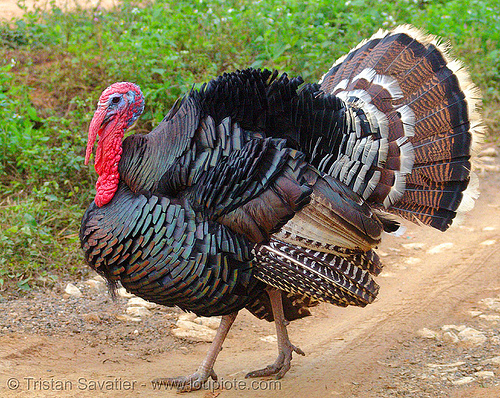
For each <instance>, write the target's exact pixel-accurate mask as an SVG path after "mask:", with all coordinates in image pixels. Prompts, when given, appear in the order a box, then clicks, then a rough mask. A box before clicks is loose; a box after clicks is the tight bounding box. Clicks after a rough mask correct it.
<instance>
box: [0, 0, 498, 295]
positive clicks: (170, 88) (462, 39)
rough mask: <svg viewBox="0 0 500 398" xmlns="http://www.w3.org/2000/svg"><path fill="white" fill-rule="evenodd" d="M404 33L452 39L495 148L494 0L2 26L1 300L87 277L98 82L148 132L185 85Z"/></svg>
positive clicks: (79, 14)
mask: <svg viewBox="0 0 500 398" xmlns="http://www.w3.org/2000/svg"><path fill="white" fill-rule="evenodd" d="M21 5H22V3H21ZM402 23H411V24H413V25H415V26H417V27H419V28H422V29H424V30H426V31H428V32H429V33H432V34H436V35H439V36H441V37H443V38H445V39H449V40H450V41H451V44H452V46H453V49H454V55H455V56H457V57H458V58H459V59H461V60H462V61H463V62H464V63H465V64H466V65H467V66H468V68H469V70H470V71H471V74H472V77H473V80H474V81H475V83H476V84H478V85H479V86H480V88H481V90H482V92H483V95H484V115H485V119H486V123H487V125H488V127H489V131H490V133H488V138H487V139H489V140H498V131H499V129H500V122H499V121H500V5H499V3H498V2H497V1H493V0H490V1H483V0H471V1H467V2H465V1H462V0H449V1H445V0H438V1H428V0H418V1H416V0H415V1H409V0H407V1H396V0H386V1H375V0H368V1H366V0H348V1H332V0H328V1H327V0H319V1H314V2H312V1H311V2H309V1H303V0H300V1H299V0H280V1H277V0H271V1H262V0H257V1H248V0H247V1H244V0H222V1H221V0H217V1H214V0H209V1H207V0H178V1H176V2H164V1H156V2H147V1H146V2H141V3H134V2H132V1H130V0H125V1H124V2H122V3H121V5H120V6H119V7H118V8H116V9H110V10H104V9H102V8H99V7H98V8H88V7H86V4H84V3H82V4H80V6H77V7H76V8H75V9H73V10H72V11H63V10H62V9H60V8H58V7H56V6H55V5H52V8H51V9H50V10H43V9H41V8H35V9H34V11H31V12H27V13H26V14H25V16H24V17H23V18H22V19H18V20H14V21H10V22H4V23H0V208H1V213H0V224H1V230H0V291H3V292H7V293H15V292H19V291H26V290H30V289H31V288H33V287H34V286H38V285H50V284H51V283H53V282H54V281H55V280H56V279H57V277H58V276H61V275H64V274H68V273H71V274H73V275H76V276H81V275H83V274H85V273H87V272H88V270H87V267H86V266H85V265H84V264H83V258H82V255H81V253H80V249H79V240H78V228H79V223H80V218H81V215H82V214H83V212H84V210H85V208H86V206H87V204H88V203H89V202H90V201H91V200H92V196H93V194H94V190H93V184H94V182H95V174H94V171H93V170H92V168H91V167H88V168H87V167H85V166H84V165H83V154H84V150H85V143H86V131H87V127H88V123H89V121H90V118H91V116H92V114H93V110H94V106H95V104H96V101H97V98H98V96H99V94H100V92H101V91H102V90H103V89H104V88H105V87H106V86H108V85H109V84H111V83H112V82H114V81H119V80H129V81H134V82H136V83H138V84H139V85H140V86H141V87H142V89H143V91H144V94H145V96H146V110H145V114H144V115H143V117H142V119H141V121H140V123H139V124H138V127H137V130H138V131H149V130H150V129H151V128H152V126H153V125H155V124H156V123H158V122H159V121H160V120H161V119H162V118H163V116H164V115H165V114H166V112H167V111H168V109H169V108H170V106H171V105H172V104H173V102H174V101H175V99H176V98H177V97H178V96H180V95H182V94H183V93H185V92H187V91H188V90H189V89H190V88H191V87H192V85H193V83H196V84H197V85H199V84H200V83H203V82H206V81H208V80H209V79H211V78H213V77H215V76H217V75H218V74H221V73H222V72H224V71H231V70H234V69H237V68H245V67H248V66H253V67H268V68H277V69H279V70H280V71H286V72H288V73H289V74H290V75H297V74H300V75H302V76H303V77H304V78H305V79H306V80H307V81H317V80H318V79H319V78H320V77H321V75H322V74H323V73H325V72H326V71H327V70H328V68H329V67H330V65H331V64H332V62H333V61H334V60H335V59H336V58H338V57H339V56H340V55H342V54H344V53H345V52H347V51H348V50H349V49H350V48H351V47H353V46H355V45H356V44H357V43H358V42H359V41H360V40H362V39H364V38H368V37H370V36H371V35H372V34H373V33H374V32H375V31H377V30H378V29H379V28H381V27H384V28H391V27H393V26H396V25H399V24H402ZM491 132H494V133H491Z"/></svg>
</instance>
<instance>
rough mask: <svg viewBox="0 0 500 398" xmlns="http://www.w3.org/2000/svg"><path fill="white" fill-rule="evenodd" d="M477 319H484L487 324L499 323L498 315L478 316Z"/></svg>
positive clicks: (499, 316)
mask: <svg viewBox="0 0 500 398" xmlns="http://www.w3.org/2000/svg"><path fill="white" fill-rule="evenodd" d="M479 318H481V319H484V320H485V321H488V322H497V321H500V315H484V314H483V315H479Z"/></svg>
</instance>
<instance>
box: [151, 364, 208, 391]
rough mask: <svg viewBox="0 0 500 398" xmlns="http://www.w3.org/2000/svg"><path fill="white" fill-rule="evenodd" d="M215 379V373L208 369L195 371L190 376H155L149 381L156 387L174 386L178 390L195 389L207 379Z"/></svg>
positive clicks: (200, 386)
mask: <svg viewBox="0 0 500 398" xmlns="http://www.w3.org/2000/svg"><path fill="white" fill-rule="evenodd" d="M209 378H212V379H213V380H215V381H217V375H216V374H215V372H214V370H213V369H210V370H209V371H200V370H198V371H196V372H194V373H193V374H192V375H190V376H179V377H164V378H161V377H159V378H156V379H154V380H152V381H151V384H153V385H154V386H155V387H156V388H157V389H158V388H159V387H160V388H161V387H176V388H177V391H179V392H189V391H196V390H199V389H201V388H202V387H203V384H204V383H205V382H206V381H207V380H208V379H209Z"/></svg>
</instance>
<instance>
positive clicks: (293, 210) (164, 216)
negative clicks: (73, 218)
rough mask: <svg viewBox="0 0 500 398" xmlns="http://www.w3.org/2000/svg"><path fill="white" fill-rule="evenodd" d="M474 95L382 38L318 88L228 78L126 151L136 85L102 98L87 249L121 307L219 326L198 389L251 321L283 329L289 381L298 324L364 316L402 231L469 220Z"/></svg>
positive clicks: (341, 63)
mask: <svg viewBox="0 0 500 398" xmlns="http://www.w3.org/2000/svg"><path fill="white" fill-rule="evenodd" d="M478 97H479V93H478V90H477V89H476V88H475V86H474V85H473V84H472V83H471V81H470V78H469V76H468V74H467V73H466V72H465V70H464V69H463V68H462V66H461V64H460V63H459V62H458V61H456V60H453V59H451V58H450V57H449V55H448V53H447V49H446V47H445V46H443V45H441V44H439V42H438V40H437V39H436V38H435V37H432V36H427V35H424V34H422V33H421V32H419V31H418V30H416V29H415V28H413V27H410V26H400V27H398V28H396V29H394V30H393V31H390V32H387V31H379V32H378V33H376V34H375V35H374V36H373V37H372V38H370V39H369V40H366V41H364V42H362V43H361V44H360V45H359V46H358V47H356V48H355V49H353V50H352V51H351V52H349V54H347V55H346V56H344V57H342V58H341V59H339V60H338V61H336V62H335V63H334V64H333V66H332V68H331V69H330V70H329V71H328V72H327V73H326V74H325V75H324V76H323V78H322V79H321V81H320V82H319V83H318V84H303V80H302V79H301V78H300V77H296V78H288V76H287V75H286V74H282V75H281V76H280V75H279V74H278V73H277V72H271V71H268V70H254V69H246V70H243V71H237V72H234V73H230V74H224V75H222V76H220V77H218V78H216V79H214V80H212V81H210V82H209V83H208V84H206V85H204V86H203V87H202V88H201V89H200V90H194V89H193V90H191V92H190V93H188V94H187V95H186V96H184V97H183V98H181V99H179V100H178V101H177V102H176V104H175V105H174V106H173V108H172V109H171V110H170V111H169V113H168V114H167V115H166V117H165V118H164V119H163V121H162V122H161V123H160V124H159V125H158V126H157V127H156V128H155V129H154V130H153V131H151V132H150V133H149V134H147V135H137V134H136V135H130V136H128V137H127V138H125V139H124V134H125V132H126V131H127V130H128V129H130V128H131V127H132V126H133V124H134V122H135V121H136V120H137V118H138V117H139V116H140V114H141V112H142V111H143V108H144V97H143V95H142V93H141V91H140V89H139V87H138V86H137V85H135V84H133V83H127V82H121V83H115V84H113V85H111V86H110V87H108V88H107V89H106V90H104V92H103V93H102V95H101V97H100V99H99V102H98V107H97V110H96V112H95V114H94V117H93V119H92V121H91V124H90V127H89V137H88V144H87V150H86V157H85V163H86V164H87V163H88V162H89V158H90V155H91V153H92V151H93V146H94V143H95V141H96V139H97V136H99V141H98V145H97V150H96V154H95V170H96V172H97V174H98V175H99V177H98V180H97V183H96V196H95V200H94V202H93V203H92V204H91V205H90V206H89V208H88V209H87V211H86V212H85V214H84V216H83V220H82V226H81V230H80V240H81V245H82V249H83V251H84V255H85V259H86V261H87V262H88V263H89V265H90V266H91V267H92V268H93V269H95V270H96V271H97V272H98V273H100V274H101V275H103V276H104V277H105V278H106V279H107V280H108V282H109V284H110V287H111V288H112V289H113V287H114V286H116V284H117V283H118V282H121V284H122V285H123V286H124V287H125V288H126V289H127V290H128V291H130V292H132V293H134V294H136V295H138V296H140V297H142V298H144V299H146V300H150V301H152V302H155V303H158V304H162V305H166V306H178V307H180V308H181V309H183V310H185V311H191V312H194V313H196V314H197V315H200V316H214V315H221V316H222V319H221V323H220V326H219V328H218V330H217V334H216V337H215V339H214V341H213V343H212V345H211V346H210V349H209V352H208V354H207V356H206V358H205V360H204V361H203V362H202V364H201V365H200V367H199V368H198V370H197V371H196V372H195V373H193V374H192V375H190V376H186V377H176V378H159V379H157V380H156V382H157V383H162V384H166V385H175V386H178V387H180V388H182V389H187V390H189V389H194V388H200V386H201V385H202V383H203V382H205V381H207V380H208V379H209V378H210V377H212V378H214V379H215V378H216V377H217V376H216V374H215V372H214V363H215V360H216V358H217V355H218V353H219V351H220V350H221V348H222V344H223V341H224V338H225V337H226V335H227V333H228V331H229V329H230V327H231V325H232V323H233V322H234V320H235V318H236V314H237V313H238V311H239V310H241V309H243V308H247V309H248V310H249V311H250V312H252V313H253V314H254V315H256V316H257V317H259V318H261V319H266V320H268V321H274V322H275V325H276V331H277V337H278V358H277V359H276V361H275V362H274V363H273V364H271V365H269V366H267V367H265V368H263V369H260V370H256V371H253V372H250V373H249V374H248V375H247V376H248V377H259V376H269V375H275V376H276V377H277V378H281V377H283V376H284V374H285V373H286V372H287V371H288V370H289V368H290V362H291V359H292V353H293V352H295V353H298V354H300V355H304V353H303V352H302V350H300V348H298V347H295V346H294V345H293V344H292V343H291V342H290V340H289V338H288V334H287V330H286V325H287V324H288V322H289V321H292V320H295V319H298V318H302V317H304V316H308V315H310V311H309V308H310V307H312V306H314V305H316V304H317V303H318V302H320V301H326V302H329V303H332V304H335V305H339V306H347V305H357V306H365V305H367V304H369V303H371V302H373V300H374V299H375V298H376V296H377V293H378V285H377V284H376V282H375V280H374V278H373V277H374V276H376V275H377V274H378V273H380V271H381V268H382V265H381V263H380V260H379V258H378V256H377V254H376V253H375V251H374V250H373V249H374V248H375V247H376V246H377V245H378V244H379V242H380V240H381V236H382V232H383V231H387V232H391V231H395V230H397V229H398V227H399V224H398V222H397V221H396V220H395V219H394V216H392V215H397V216H400V217H403V218H406V219H408V220H411V221H414V222H417V223H421V224H425V225H429V226H431V227H434V228H437V229H439V230H442V231H444V230H446V229H447V228H448V227H449V226H450V225H451V223H452V221H453V220H454V219H455V218H456V216H457V214H458V213H459V212H461V211H466V210H468V209H470V208H471V206H472V204H473V201H474V198H475V192H474V190H475V186H474V185H475V184H474V179H473V174H472V173H471V151H472V147H473V145H474V143H475V142H476V141H477V139H478V137H479V136H480V132H481V121H480V117H479V114H478V111H477V107H478V105H479V98H478Z"/></svg>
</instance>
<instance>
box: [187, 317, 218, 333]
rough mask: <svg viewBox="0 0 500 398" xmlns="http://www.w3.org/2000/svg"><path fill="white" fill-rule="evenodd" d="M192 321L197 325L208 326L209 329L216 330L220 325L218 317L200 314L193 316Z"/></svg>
mask: <svg viewBox="0 0 500 398" xmlns="http://www.w3.org/2000/svg"><path fill="white" fill-rule="evenodd" d="M193 322H195V323H197V324H199V325H203V326H206V327H209V328H210V329H214V330H217V329H218V328H219V325H220V317H205V316H200V317H198V318H195V319H194V321H193Z"/></svg>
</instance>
